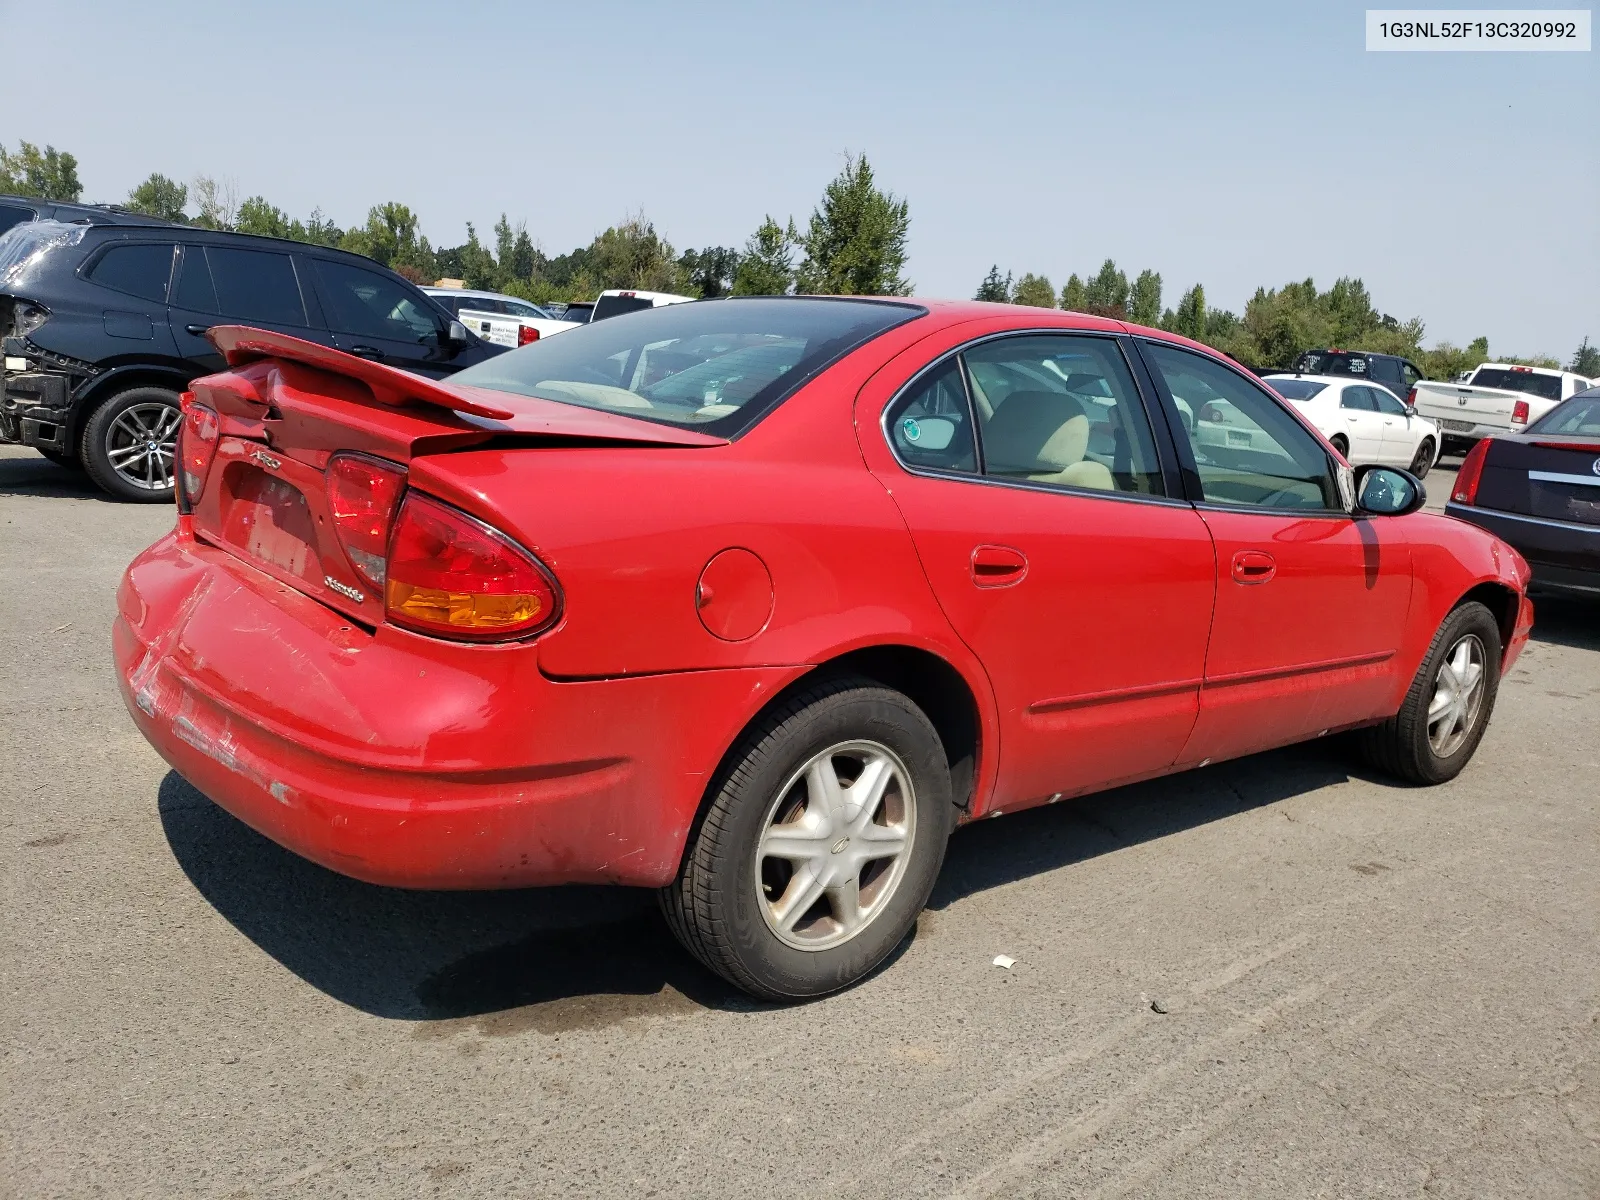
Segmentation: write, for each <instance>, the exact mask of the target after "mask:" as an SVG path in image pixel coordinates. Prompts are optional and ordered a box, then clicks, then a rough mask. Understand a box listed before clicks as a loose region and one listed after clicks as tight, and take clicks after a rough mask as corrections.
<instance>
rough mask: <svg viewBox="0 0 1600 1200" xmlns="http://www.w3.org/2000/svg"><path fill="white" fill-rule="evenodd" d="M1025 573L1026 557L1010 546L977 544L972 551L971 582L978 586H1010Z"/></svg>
mask: <svg viewBox="0 0 1600 1200" xmlns="http://www.w3.org/2000/svg"><path fill="white" fill-rule="evenodd" d="M1027 573H1028V560H1027V558H1025V557H1024V556H1023V553H1022V551H1020V550H1013V549H1012V548H1011V547H1010V546H979V547H978V548H977V549H976V550H974V551H973V552H972V582H973V583H974V584H976V585H977V586H978V587H981V588H998V587H1010V586H1011V585H1012V584H1014V583H1021V582H1022V577H1023V576H1024V575H1026V574H1027Z"/></svg>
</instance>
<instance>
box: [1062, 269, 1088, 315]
mask: <svg viewBox="0 0 1600 1200" xmlns="http://www.w3.org/2000/svg"><path fill="white" fill-rule="evenodd" d="M1061 307H1062V308H1064V309H1066V310H1067V311H1068V312H1088V311H1089V297H1088V295H1087V294H1086V293H1085V292H1084V289H1083V280H1081V279H1079V278H1078V277H1077V275H1069V276H1068V277H1067V282H1066V284H1065V285H1064V286H1063V287H1062V289H1061Z"/></svg>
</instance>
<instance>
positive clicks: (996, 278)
mask: <svg viewBox="0 0 1600 1200" xmlns="http://www.w3.org/2000/svg"><path fill="white" fill-rule="evenodd" d="M972 298H973V299H974V300H987V301H989V302H990V303H991V304H1010V303H1011V272H1010V271H1007V272H1006V277H1005V278H1004V279H1001V278H1000V264H999V263H996V264H995V265H994V266H992V267H990V268H989V273H988V274H987V275H985V276H984V277H983V282H982V283H980V284H979V285H978V292H977V294H976V295H975V296H973V297H972ZM1050 307H1052V308H1053V307H1055V304H1054V301H1052V302H1051V305H1050Z"/></svg>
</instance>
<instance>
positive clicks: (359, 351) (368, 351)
mask: <svg viewBox="0 0 1600 1200" xmlns="http://www.w3.org/2000/svg"><path fill="white" fill-rule="evenodd" d="M350 353H351V354H354V355H355V356H356V357H357V358H370V359H373V360H374V361H378V362H381V361H382V360H383V351H382V350H379V349H378V348H377V347H376V346H351V347H350Z"/></svg>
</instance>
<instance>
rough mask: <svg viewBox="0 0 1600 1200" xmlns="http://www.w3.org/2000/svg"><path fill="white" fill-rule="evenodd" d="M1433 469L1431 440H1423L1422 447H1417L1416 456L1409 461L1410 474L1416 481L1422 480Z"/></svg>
mask: <svg viewBox="0 0 1600 1200" xmlns="http://www.w3.org/2000/svg"><path fill="white" fill-rule="evenodd" d="M1432 469H1433V439H1432V438H1423V439H1422V445H1420V446H1418V447H1417V456H1416V457H1415V458H1413V459H1412V460H1411V473H1412V474H1413V475H1415V476H1416V477H1417V478H1418V479H1423V478H1425V477H1426V476H1427V474H1428V472H1429V471H1430V470H1432Z"/></svg>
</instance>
